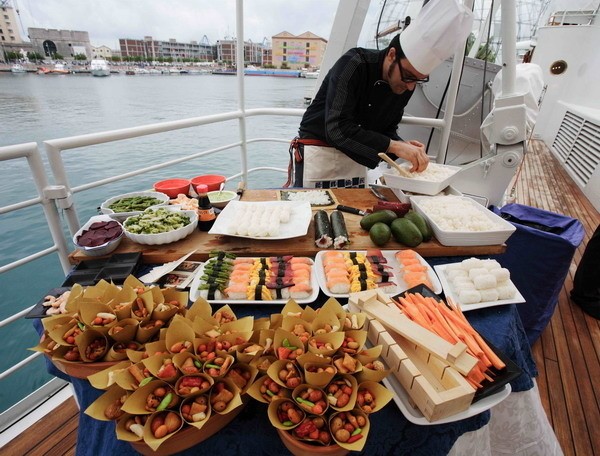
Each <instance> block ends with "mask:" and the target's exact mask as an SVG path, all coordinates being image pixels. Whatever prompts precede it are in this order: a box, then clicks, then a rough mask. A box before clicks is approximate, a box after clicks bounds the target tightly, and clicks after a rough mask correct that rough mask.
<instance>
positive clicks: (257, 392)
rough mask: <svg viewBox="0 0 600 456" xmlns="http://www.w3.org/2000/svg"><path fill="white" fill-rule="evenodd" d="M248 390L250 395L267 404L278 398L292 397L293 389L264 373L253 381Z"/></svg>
mask: <svg viewBox="0 0 600 456" xmlns="http://www.w3.org/2000/svg"><path fill="white" fill-rule="evenodd" d="M246 392H247V393H248V395H249V396H250V397H252V398H254V399H256V400H257V401H259V402H263V403H265V404H268V403H270V402H271V401H273V400H275V399H278V398H284V397H292V390H290V389H287V388H284V387H283V386H281V385H279V384H278V383H276V382H275V381H274V380H273V379H271V378H270V377H269V376H268V375H263V376H262V377H260V378H259V379H258V380H256V381H255V382H254V383H252V385H251V386H250V388H248V390H247V391H246Z"/></svg>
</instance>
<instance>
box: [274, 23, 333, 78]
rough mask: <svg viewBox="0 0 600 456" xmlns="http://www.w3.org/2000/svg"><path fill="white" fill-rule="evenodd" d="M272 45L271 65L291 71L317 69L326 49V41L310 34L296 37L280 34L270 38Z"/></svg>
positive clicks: (305, 33) (284, 33)
mask: <svg viewBox="0 0 600 456" xmlns="http://www.w3.org/2000/svg"><path fill="white" fill-rule="evenodd" d="M272 43H273V44H272V49H273V65H274V66H275V67H277V68H281V67H282V66H284V67H287V68H290V69H293V70H301V69H302V68H318V67H319V66H320V65H321V61H322V60H323V55H324V54H325V49H326V48H327V40H326V39H325V38H321V37H320V36H317V35H315V34H314V33H312V32H304V33H303V34H301V35H297V36H296V35H292V34H291V33H289V32H281V33H279V34H277V35H275V36H273V37H272Z"/></svg>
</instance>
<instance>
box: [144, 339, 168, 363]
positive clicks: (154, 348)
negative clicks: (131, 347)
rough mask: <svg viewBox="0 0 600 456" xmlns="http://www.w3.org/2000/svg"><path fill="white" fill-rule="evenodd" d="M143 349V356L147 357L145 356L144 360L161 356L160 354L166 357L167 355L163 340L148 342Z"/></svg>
mask: <svg viewBox="0 0 600 456" xmlns="http://www.w3.org/2000/svg"><path fill="white" fill-rule="evenodd" d="M144 348H145V354H146V355H147V356H145V358H149V357H151V356H154V355H162V354H164V355H166V354H168V353H169V352H168V350H167V344H166V343H165V341H164V340H157V341H155V342H148V343H147V344H145V345H144ZM145 358H144V359H145Z"/></svg>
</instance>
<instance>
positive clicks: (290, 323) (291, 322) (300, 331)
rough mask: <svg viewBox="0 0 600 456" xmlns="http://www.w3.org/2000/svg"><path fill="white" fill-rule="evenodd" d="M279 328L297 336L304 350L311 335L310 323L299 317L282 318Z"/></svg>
mask: <svg viewBox="0 0 600 456" xmlns="http://www.w3.org/2000/svg"><path fill="white" fill-rule="evenodd" d="M281 328H282V329H285V330H286V331H289V332H291V333H293V334H295V335H297V336H298V338H299V339H300V340H301V341H302V343H303V344H304V348H306V344H307V343H308V339H310V336H311V335H312V328H311V325H310V323H308V322H307V321H304V320H303V319H302V318H300V317H283V320H282V321H281Z"/></svg>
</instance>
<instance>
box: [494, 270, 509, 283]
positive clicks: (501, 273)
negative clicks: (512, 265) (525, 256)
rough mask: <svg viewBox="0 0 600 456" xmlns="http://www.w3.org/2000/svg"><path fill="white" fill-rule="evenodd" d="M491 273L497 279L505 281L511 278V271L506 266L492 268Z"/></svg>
mask: <svg viewBox="0 0 600 456" xmlns="http://www.w3.org/2000/svg"><path fill="white" fill-rule="evenodd" d="M490 274H492V275H493V276H494V277H496V281H498V282H504V281H507V280H509V279H510V271H509V270H508V269H506V268H498V269H492V270H490Z"/></svg>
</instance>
